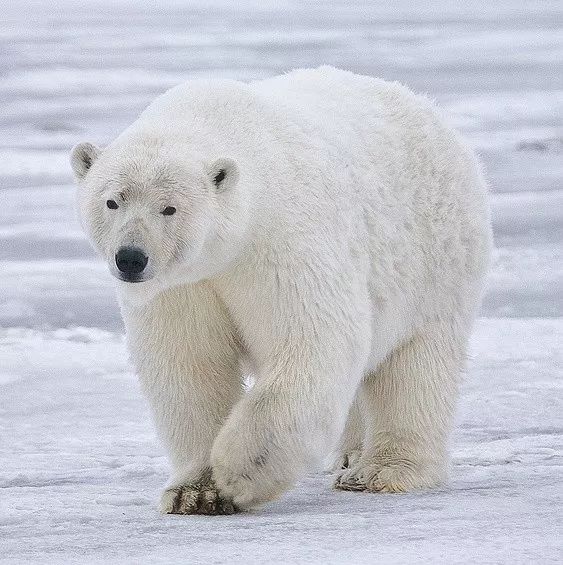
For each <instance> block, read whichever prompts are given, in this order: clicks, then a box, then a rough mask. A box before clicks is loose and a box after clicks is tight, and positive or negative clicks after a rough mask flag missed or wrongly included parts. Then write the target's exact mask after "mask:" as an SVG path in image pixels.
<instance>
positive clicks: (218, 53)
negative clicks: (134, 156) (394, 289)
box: [0, 0, 563, 564]
mask: <svg viewBox="0 0 563 565" xmlns="http://www.w3.org/2000/svg"><path fill="white" fill-rule="evenodd" d="M5 4H6V5H3V7H2V9H3V20H2V24H0V73H1V74H2V77H3V80H2V84H0V97H1V99H2V110H3V111H2V113H1V115H0V134H1V135H0V203H1V206H0V430H2V431H1V433H0V462H1V464H0V562H2V563H22V562H28V563H61V562H64V563H73V562H79V561H80V562H86V563H103V562H119V563H139V562H151V563H170V562H172V561H178V560H181V561H182V562H188V563H203V562H207V563H354V564H356V563H358V564H362V563H374V562H382V563H442V562H447V563H477V562H479V563H512V564H517V563H555V562H560V561H561V557H562V554H563V552H562V546H561V542H560V537H561V536H560V531H561V525H562V520H561V518H562V516H561V507H562V500H561V499H562V496H561V495H562V492H563V489H562V488H561V476H562V474H561V451H562V447H563V445H562V444H563V439H562V437H563V434H562V428H563V425H562V424H563V416H562V414H563V406H562V400H561V399H562V398H563V395H562V394H561V388H562V385H561V382H562V381H561V374H562V364H563V359H562V348H561V343H562V342H563V292H562V291H561V289H562V283H563V256H562V255H563V251H562V245H561V243H562V242H561V239H562V237H561V235H562V233H563V230H562V224H563V222H562V216H563V212H562V211H563V189H562V187H561V180H562V179H563V160H562V159H561V155H562V152H563V141H562V140H563V125H562V123H561V115H563V112H562V111H563V90H562V88H561V76H562V72H563V68H562V65H561V55H562V54H563V41H562V39H563V38H562V32H561V26H560V21H561V16H562V15H563V14H562V7H561V3H560V2H557V1H550V0H535V1H534V0H532V1H527V2H524V1H523V0H522V1H515V0H499V1H498V2H484V1H480V0H466V1H464V2H463V3H458V2H449V1H446V0H432V1H429V2H419V3H414V2H410V1H408V0H400V1H398V2H392V3H390V2H383V1H382V0H381V1H379V0H378V1H369V0H358V1H356V2H347V1H346V2H345V1H343V0H341V1H337V2H331V3H330V5H327V4H326V3H324V2H322V1H321V0H315V1H314V2H307V3H296V2H291V1H289V0H286V1H280V0H276V1H274V0H261V1H257V0H256V1H250V0H245V1H244V2H238V3H236V6H235V4H234V3H230V2H227V1H212V2H206V3H203V2H197V1H195V0H191V1H186V2H184V1H182V2H180V1H179V0H168V1H166V2H159V3H158V8H156V7H155V6H154V5H153V3H150V2H148V1H147V0H142V1H133V0H118V1H113V2H110V0H89V1H88V2H81V1H78V2H77V1H73V2H71V1H70V0H57V1H56V2H52V3H51V2H50V3H45V2H40V1H32V0H22V1H20V2H18V3H15V2H13V3H5ZM321 63H330V64H334V65H337V66H341V67H344V68H347V69H350V70H354V71H356V72H363V73H368V74H373V75H379V76H383V77H385V78H389V79H393V80H395V79H397V80H402V81H404V82H406V83H407V84H409V85H411V86H412V87H413V88H415V89H416V90H418V91H422V92H426V93H428V94H429V95H430V96H432V97H434V98H436V100H437V101H438V102H439V103H440V105H441V106H442V107H443V108H444V110H445V111H446V113H447V114H449V116H450V118H451V120H452V122H453V123H454V124H456V125H457V126H458V127H459V128H460V129H461V130H462V132H463V133H464V134H465V135H466V137H467V138H468V139H469V141H470V143H471V144H473V146H474V147H475V148H476V149H477V150H478V151H479V152H480V154H481V156H482V158H483V161H484V163H485V168H486V171H487V175H488V177H489V179H490V183H491V190H492V194H491V203H492V208H493V224H494V231H495V240H496V250H495V254H494V265H493V269H492V272H491V275H490V277H489V290H488V292H487V295H486V297H485V301H484V305H483V309H482V317H481V319H480V320H479V321H478V323H477V326H476V329H475V333H474V336H473V340H472V346H471V355H470V359H469V366H468V369H467V374H466V376H465V379H464V384H463V389H462V396H461V400H460V406H459V415H458V424H457V427H456V432H455V435H454V438H453V442H452V445H453V464H452V469H451V479H450V482H449V484H448V485H446V486H444V487H443V488H442V489H440V490H438V491H434V492H425V493H415V494H408V495H367V494H361V493H345V492H336V491H333V490H331V488H330V482H331V477H330V476H328V475H326V474H322V473H316V474H311V475H310V476H308V477H306V478H305V479H304V480H303V481H302V482H301V483H300V484H299V485H298V486H297V487H296V488H295V489H294V490H292V491H291V492H289V493H287V494H286V495H285V496H284V497H283V498H282V499H281V500H279V501H277V502H274V503H272V504H269V505H267V506H266V507H264V508H262V509H260V510H256V511H253V512H251V513H248V514H244V515H237V516H232V517H220V518H218V517H199V516H192V517H180V516H160V515H159V514H157V512H156V509H155V503H156V500H157V498H158V494H159V489H160V488H161V487H162V485H163V483H164V482H165V480H166V478H167V470H168V465H167V461H166V459H165V457H164V455H163V452H162V449H161V447H160V445H159V443H158V441H157V440H156V438H155V435H154V431H153V427H152V425H151V422H150V417H149V414H148V410H147V406H146V404H145V402H144V400H143V398H142V397H141V395H140V392H139V388H138V385H137V381H136V379H135V375H134V373H133V370H132V368H131V367H130V365H129V363H128V361H127V354H126V350H125V344H124V339H123V334H122V326H121V322H120V320H119V313H118V308H117V305H116V302H115V298H114V296H113V288H112V281H111V279H110V277H109V275H108V273H107V270H106V267H105V266H104V265H103V264H102V263H101V262H100V261H99V260H98V259H97V258H96V257H95V256H94V254H93V252H92V251H91V249H90V248H89V246H88V244H87V242H86V241H85V239H84V237H83V235H82V232H81V230H80V226H79V224H78V222H77V220H76V219H75V209H74V206H75V205H74V190H75V189H74V187H73V186H72V182H71V172H70V167H69V165H68V158H67V155H68V150H69V148H70V146H71V145H72V144H74V143H76V142H78V141H81V140H83V139H89V140H91V141H94V142H97V143H100V144H102V145H103V144H104V143H105V142H107V141H108V140H109V139H111V138H112V137H113V136H115V135H116V134H117V133H118V132H119V131H120V130H121V129H122V128H123V127H125V126H126V125H127V124H128V123H130V122H131V121H132V120H133V119H134V118H135V116H136V115H137V114H138V113H139V111H140V110H141V109H142V108H143V107H144V105H146V104H147V103H148V102H149V101H150V100H151V99H152V98H153V97H154V96H155V95H156V94H157V93H159V92H161V91H162V90H164V89H166V88H168V87H169V86H171V85H173V84H175V83H177V82H179V81H181V80H184V79H185V78H187V77H193V76H223V77H233V78H240V79H245V80H246V79H252V78H259V77H264V76H269V75H272V74H276V73H279V72H282V71H285V70H288V69H289V68H292V67H298V66H313V65H318V64H321Z"/></svg>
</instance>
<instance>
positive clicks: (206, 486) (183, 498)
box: [160, 479, 238, 516]
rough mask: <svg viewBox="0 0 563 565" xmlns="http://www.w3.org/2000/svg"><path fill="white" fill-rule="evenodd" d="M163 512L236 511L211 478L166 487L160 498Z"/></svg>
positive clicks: (217, 513)
mask: <svg viewBox="0 0 563 565" xmlns="http://www.w3.org/2000/svg"><path fill="white" fill-rule="evenodd" d="M160 511H161V512H162V513H163V514H206V515H208V516H217V515H228V514H234V513H235V512H238V508H237V507H236V506H235V505H234V504H233V501H232V500H231V499H230V498H228V497H225V496H222V495H221V494H220V493H219V491H218V489H217V487H216V485H215V483H214V482H213V480H212V479H204V480H201V481H195V482H193V483H187V484H183V485H179V486H175V487H171V488H168V489H166V490H165V491H164V492H163V493H162V498H161V500H160Z"/></svg>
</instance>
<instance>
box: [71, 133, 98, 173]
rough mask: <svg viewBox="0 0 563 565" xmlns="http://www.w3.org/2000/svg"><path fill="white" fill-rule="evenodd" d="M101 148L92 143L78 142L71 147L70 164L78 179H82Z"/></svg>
mask: <svg viewBox="0 0 563 565" xmlns="http://www.w3.org/2000/svg"><path fill="white" fill-rule="evenodd" d="M100 153H101V150H100V148H99V147H96V146H95V145H94V144H93V143H88V142H85V143H79V144H78V145H75V146H74V147H73V148H72V151H71V153H70V164H71V166H72V170H73V171H74V174H75V175H76V178H77V179H78V180H82V179H83V178H84V177H85V176H86V173H87V172H88V171H89V170H90V167H91V166H92V165H93V164H94V161H95V160H96V159H97V158H98V157H99V155H100Z"/></svg>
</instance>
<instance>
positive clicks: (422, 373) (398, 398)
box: [335, 324, 466, 492]
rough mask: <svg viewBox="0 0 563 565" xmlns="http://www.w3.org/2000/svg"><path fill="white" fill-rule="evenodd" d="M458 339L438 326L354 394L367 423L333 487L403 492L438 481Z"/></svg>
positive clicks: (460, 346) (460, 349)
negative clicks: (359, 446)
mask: <svg viewBox="0 0 563 565" xmlns="http://www.w3.org/2000/svg"><path fill="white" fill-rule="evenodd" d="M465 341H466V340H465V338H459V339H458V338H457V337H456V336H455V335H454V334H453V324H439V325H437V327H433V328H431V330H430V331H426V332H423V333H420V334H418V335H417V336H415V337H414V338H412V339H411V340H410V341H409V342H407V343H406V344H404V345H402V346H401V347H399V348H398V349H397V350H395V351H394V352H393V353H392V354H391V356H390V357H389V358H388V359H387V360H386V361H384V362H383V363H382V365H381V366H380V367H379V368H378V370H377V371H376V372H374V373H371V374H369V375H368V376H367V378H366V379H365V380H364V383H363V384H362V388H361V390H360V392H359V394H361V395H362V396H361V406H362V408H363V415H364V419H365V422H366V435H365V439H364V446H363V451H362V455H361V458H360V460H359V461H358V462H357V463H356V464H355V465H353V466H352V467H351V468H349V469H345V470H343V471H342V472H341V474H340V476H339V477H338V478H337V480H336V483H335V487H336V488H338V489H343V490H366V491H371V492H405V491H410V490H414V489H419V488H430V487H433V486H436V485H438V484H440V483H441V482H442V481H443V479H444V478H445V475H446V468H447V442H448V436H449V432H450V429H451V426H452V421H453V413H454V408H455V402H456V397H457V391H458V381H459V372H460V369H461V366H462V359H463V354H464V352H465Z"/></svg>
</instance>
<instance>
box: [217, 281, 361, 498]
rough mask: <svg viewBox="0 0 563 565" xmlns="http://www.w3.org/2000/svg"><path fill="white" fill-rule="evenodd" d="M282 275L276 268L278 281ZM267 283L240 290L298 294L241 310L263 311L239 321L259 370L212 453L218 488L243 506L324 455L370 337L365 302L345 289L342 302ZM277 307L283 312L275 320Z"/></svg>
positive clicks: (275, 490)
mask: <svg viewBox="0 0 563 565" xmlns="http://www.w3.org/2000/svg"><path fill="white" fill-rule="evenodd" d="M283 282H285V281H284V280H283V278H282V277H281V275H280V276H279V277H278V278H277V279H276V283H277V284H280V283H283ZM294 282H295V279H293V280H292V281H290V284H294ZM315 282H316V281H315ZM248 286H249V287H250V286H251V285H248ZM264 289H266V290H267V287H266V285H265V284H264V280H262V281H261V286H260V287H258V288H256V287H255V288H253V289H252V291H247V293H246V295H245V296H249V297H252V299H253V300H264V301H265V302H266V301H267V300H268V299H270V300H272V299H274V300H276V299H280V300H281V299H287V298H288V296H292V295H293V296H294V297H295V299H296V300H295V302H290V303H287V302H286V303H284V304H283V305H281V304H274V305H272V304H271V303H270V304H267V305H265V306H262V305H258V306H257V307H249V306H246V307H244V308H241V310H239V311H238V312H242V313H243V314H244V313H245V312H254V311H256V310H257V309H258V308H259V311H260V312H261V316H260V323H259V324H251V323H249V324H247V323H244V320H243V322H242V323H241V324H240V327H241V328H243V329H246V330H247V333H246V334H245V335H244V339H245V343H246V344H248V347H249V349H250V354H251V356H252V357H253V359H254V360H255V361H256V367H257V373H258V374H257V379H256V384H255V385H254V387H253V388H252V389H251V390H250V391H249V392H248V393H247V394H246V395H245V397H244V398H243V399H242V400H241V401H240V402H239V403H238V404H237V405H236V406H235V408H234V409H233V412H232V413H231V415H230V416H229V418H228V420H227V422H226V423H225V425H224V426H223V428H222V429H221V431H220V432H219V435H218V436H217V439H216V440H215V443H214V444H213V449H212V452H211V464H212V469H213V478H214V480H215V482H216V484H217V486H218V487H219V490H220V492H221V493H223V494H225V495H226V496H227V497H230V498H232V499H233V501H234V503H235V505H236V506H237V507H240V508H242V509H246V508H250V507H253V506H256V505H259V504H261V503H264V502H267V501H269V500H272V499H274V498H277V497H278V496H280V495H281V494H282V493H283V492H284V491H285V490H287V489H288V488H289V487H290V486H291V485H293V484H294V482H295V481H296V480H297V479H298V478H299V477H300V476H301V475H302V474H303V473H305V471H307V470H308V469H309V468H311V467H312V466H313V465H314V464H315V463H318V462H320V460H321V459H322V458H323V457H324V456H326V455H327V453H328V451H329V450H330V449H331V448H332V447H333V444H334V443H336V441H337V440H338V437H339V436H340V434H341V433H342V430H343V428H344V423H345V420H346V416H347V414H348V411H349V408H350V405H351V404H352V401H353V398H354V395H355V392H356V388H357V386H358V383H359V381H360V379H361V377H362V371H363V368H364V367H365V363H366V359H367V355H368V352H369V344H370V326H369V318H368V317H367V316H366V315H364V314H363V313H362V312H365V311H367V308H364V305H363V303H362V302H361V301H360V300H357V301H355V302H354V300H353V299H352V298H351V299H350V300H347V298H348V296H346V295H345V293H344V291H343V292H342V299H341V300H340V302H339V303H336V304H335V303H331V304H326V303H323V302H322V301H323V299H326V298H328V299H331V298H332V293H331V292H328V291H327V292H325V293H319V294H316V296H314V297H311V298H308V297H306V296H305V295H306V293H307V290H308V289H307V288H306V287H302V290H301V294H300V295H296V293H295V292H291V291H287V292H283V290H280V289H279V288H278V289H276V290H275V291H274V290H272V291H271V292H270V293H268V294H266V292H264ZM315 290H317V288H315ZM280 297H281V298H280ZM303 303H306V305H307V311H306V312H304V311H303ZM236 306H237V305H236V304H234V306H233V310H234V311H235V312H237V308H236ZM277 312H282V313H283V316H284V319H280V320H277V319H275V314H276V313H277ZM241 319H242V316H241ZM254 330H255V331H256V333H252V332H253V331H254Z"/></svg>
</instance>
